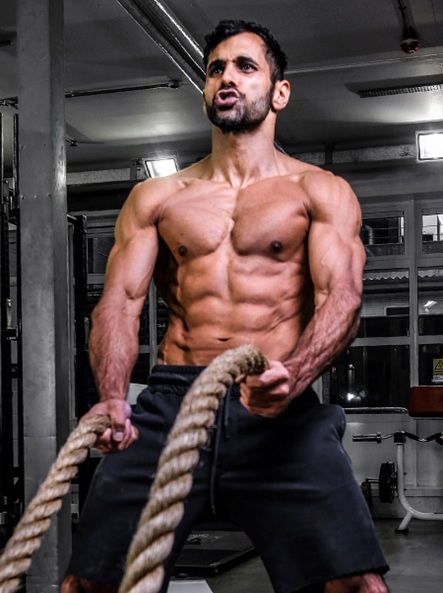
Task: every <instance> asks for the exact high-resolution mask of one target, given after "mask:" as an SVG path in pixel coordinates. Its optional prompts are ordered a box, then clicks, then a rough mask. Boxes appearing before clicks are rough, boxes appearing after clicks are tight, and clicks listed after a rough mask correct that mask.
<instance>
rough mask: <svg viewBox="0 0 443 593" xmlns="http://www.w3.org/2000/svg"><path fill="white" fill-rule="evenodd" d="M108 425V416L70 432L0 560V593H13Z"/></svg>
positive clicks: (97, 417) (90, 421)
mask: <svg viewBox="0 0 443 593" xmlns="http://www.w3.org/2000/svg"><path fill="white" fill-rule="evenodd" d="M109 426H111V419H110V418H109V416H95V417H91V418H85V419H84V420H82V421H81V422H80V423H79V425H78V426H77V427H76V428H75V429H74V430H73V431H72V433H71V434H70V436H69V438H68V440H67V441H66V443H65V445H64V446H63V447H62V448H61V449H60V452H59V454H58V456H57V459H56V460H55V462H54V463H53V465H52V466H51V469H50V470H49V473H48V476H47V478H46V480H45V481H44V482H43V483H42V484H41V486H40V488H39V489H38V491H37V494H36V495H35V496H34V498H33V499H32V500H31V502H30V503H29V505H28V507H27V508H26V510H25V512H24V514H23V516H22V518H21V519H20V521H19V522H18V523H17V526H16V528H15V530H14V533H13V534H12V536H11V538H10V539H9V541H8V543H7V545H6V547H5V549H4V552H3V554H2V556H1V557H0V593H13V592H14V591H16V590H17V588H18V587H19V585H20V578H21V576H22V575H23V574H24V573H25V572H26V571H27V570H28V568H29V566H30V564H31V555H32V554H33V552H34V551H35V550H37V548H39V546H40V542H41V536H42V535H43V534H44V533H45V532H46V531H47V530H48V528H49V524H50V517H51V516H52V515H54V514H55V513H57V512H58V511H59V510H60V507H61V499H62V498H63V496H64V495H65V494H66V493H67V492H68V490H69V487H70V482H71V479H72V478H74V477H75V476H76V475H77V469H78V466H79V465H80V464H81V463H82V462H83V461H84V460H85V458H86V455H87V453H88V449H90V448H91V447H93V446H94V445H95V443H96V441H97V438H98V435H100V434H102V433H103V432H104V431H105V429H106V428H108V427H109Z"/></svg>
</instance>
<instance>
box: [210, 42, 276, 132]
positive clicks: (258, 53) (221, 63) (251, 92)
mask: <svg viewBox="0 0 443 593" xmlns="http://www.w3.org/2000/svg"><path fill="white" fill-rule="evenodd" d="M265 49H266V48H265V44H264V42H263V41H262V39H261V38H260V37H259V36H258V35H255V34H254V33H240V34H238V35H235V36H233V37H229V38H228V39H225V40H224V41H222V42H221V43H219V45H217V47H215V48H214V50H213V51H212V52H211V53H210V54H209V59H208V67H207V72H206V85H205V90H204V93H203V100H204V104H205V110H206V113H207V115H208V118H209V120H210V121H211V122H212V123H213V124H214V125H215V126H217V127H218V128H220V129H221V130H222V131H223V132H225V133H227V132H242V131H249V130H253V129H255V128H256V127H258V126H259V125H260V124H261V123H262V122H263V121H264V120H265V119H266V116H267V115H268V113H269V111H270V109H271V105H272V95H273V91H274V85H273V84H272V82H271V72H270V67H269V64H268V61H267V60H266V56H265Z"/></svg>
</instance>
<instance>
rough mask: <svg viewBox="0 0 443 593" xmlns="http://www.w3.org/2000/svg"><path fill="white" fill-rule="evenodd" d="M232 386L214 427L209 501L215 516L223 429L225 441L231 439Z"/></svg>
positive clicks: (221, 404)
mask: <svg viewBox="0 0 443 593" xmlns="http://www.w3.org/2000/svg"><path fill="white" fill-rule="evenodd" d="M231 389H232V386H229V387H228V390H227V392H226V395H225V397H224V398H223V399H222V400H221V403H220V409H219V411H218V414H217V419H216V422H215V424H214V427H213V433H212V434H213V435H214V437H215V441H214V453H213V455H212V465H211V476H210V479H209V501H210V504H211V509H212V513H213V514H214V515H215V476H216V472H217V461H218V454H219V451H220V438H221V432H222V429H223V436H224V438H225V441H227V440H228V439H229V427H228V422H229V400H230V399H231V397H230V396H231Z"/></svg>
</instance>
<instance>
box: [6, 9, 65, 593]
mask: <svg viewBox="0 0 443 593" xmlns="http://www.w3.org/2000/svg"><path fill="white" fill-rule="evenodd" d="M17 22H18V34H17V41H18V66H19V73H18V74H19V114H20V116H19V117H20V119H19V166H20V188H19V190H20V197H19V205H20V225H21V228H20V246H21V261H20V265H21V275H22V339H23V400H24V401H23V408H24V459H25V462H24V465H25V467H24V473H25V503H26V504H27V503H28V502H29V500H30V499H31V498H32V497H33V495H34V494H35V492H36V490H37V488H38V486H39V484H40V483H41V481H42V480H43V479H44V478H45V477H46V475H47V472H48V469H49V467H50V465H51V464H52V462H53V461H54V460H55V458H56V456H57V452H58V450H59V448H60V446H61V445H62V444H63V443H64V442H65V440H66V437H67V435H68V434H69V393H68V391H69V381H68V378H69V356H70V355H72V353H70V352H69V343H68V335H69V332H68V331H67V327H68V273H67V265H68V264H67V262H68V259H67V253H68V249H67V247H68V231H67V213H66V210H67V207H66V151H65V114H64V92H65V89H64V68H63V60H64V55H63V49H64V48H63V0H17ZM70 538H71V521H70V505H69V501H66V500H65V504H64V507H63V509H62V510H61V512H60V513H58V514H57V516H56V517H54V518H53V520H52V525H51V528H50V530H49V531H48V532H47V533H46V534H45V536H44V538H43V541H42V546H41V548H40V550H39V551H38V552H36V553H35V554H34V556H33V561H32V565H31V568H30V570H29V572H28V577H27V580H26V591H27V593H43V592H45V593H47V592H49V591H58V590H59V589H58V585H59V582H60V576H61V574H60V573H62V572H63V570H64V568H65V566H66V561H67V556H68V555H69V552H70V543H71V542H70Z"/></svg>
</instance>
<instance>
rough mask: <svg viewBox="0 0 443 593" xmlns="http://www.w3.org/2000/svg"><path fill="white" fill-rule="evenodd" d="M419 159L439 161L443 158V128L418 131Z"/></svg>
mask: <svg viewBox="0 0 443 593" xmlns="http://www.w3.org/2000/svg"><path fill="white" fill-rule="evenodd" d="M416 143H417V160H418V161H437V160H442V159H443V130H438V131H437V130H434V131H432V132H417V133H416Z"/></svg>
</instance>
